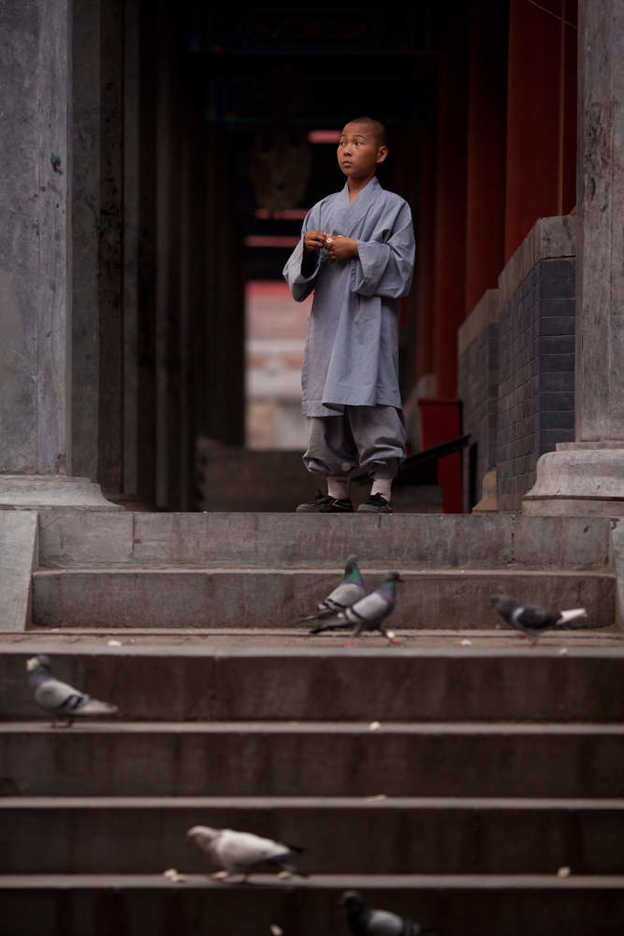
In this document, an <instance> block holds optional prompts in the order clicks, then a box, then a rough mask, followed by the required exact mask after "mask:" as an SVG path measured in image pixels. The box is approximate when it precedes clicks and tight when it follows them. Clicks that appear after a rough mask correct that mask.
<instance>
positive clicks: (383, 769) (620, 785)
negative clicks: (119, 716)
mask: <svg viewBox="0 0 624 936" xmlns="http://www.w3.org/2000/svg"><path fill="white" fill-rule="evenodd" d="M375 727H376V726H373V727H371V726H370V725H369V724H362V723H351V722H346V723H338V722H334V723H329V722H323V723H318V722H301V723H299V724H297V723H292V724H289V723H287V722H247V723H243V722H217V723H206V722H199V723H195V724H193V723H169V724H168V723H160V724H159V723H136V722H135V723H118V724H115V723H100V724H98V725H93V724H91V725H75V726H74V727H73V728H71V729H58V728H53V727H50V726H49V725H47V724H42V723H40V722H24V723H20V722H8V723H4V724H1V725H0V776H1V777H2V785H3V791H4V793H5V795H7V794H11V795H19V796H78V795H80V796H232V797H234V796H370V795H377V794H385V795H388V796H499V797H509V796H511V797H516V796H528V797H578V796H591V797H595V798H605V797H607V798H612V797H619V796H620V795H621V793H622V790H623V789H624V758H622V749H623V744H624V726H621V725H597V724H591V725H582V724H569V725H561V724H548V723H547V724H541V725H539V724H514V723H496V724H492V723H435V724H428V723H421V724H418V723H412V724H396V723H382V724H381V725H380V726H379V727H378V728H377V729H376V730H374V729H375Z"/></svg>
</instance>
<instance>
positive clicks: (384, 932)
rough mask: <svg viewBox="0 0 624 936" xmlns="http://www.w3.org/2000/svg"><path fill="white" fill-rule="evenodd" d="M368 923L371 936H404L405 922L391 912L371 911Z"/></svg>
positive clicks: (367, 928)
mask: <svg viewBox="0 0 624 936" xmlns="http://www.w3.org/2000/svg"><path fill="white" fill-rule="evenodd" d="M366 922H367V927H366V932H367V933H368V934H369V936H404V932H405V930H404V928H403V924H404V921H403V920H402V919H401V917H400V916H397V915H396V913H391V912H390V911H389V910H371V911H370V914H369V916H368V919H367V921H366ZM407 932H408V933H410V936H411V931H410V930H408V931H407Z"/></svg>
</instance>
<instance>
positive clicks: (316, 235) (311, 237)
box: [303, 231, 358, 260]
mask: <svg viewBox="0 0 624 936" xmlns="http://www.w3.org/2000/svg"><path fill="white" fill-rule="evenodd" d="M303 246H304V248H305V249H306V250H320V249H321V247H324V248H325V250H326V251H327V253H328V254H329V256H330V257H331V259H332V260H348V259H349V258H350V257H357V255H358V247H357V241H356V240H354V239H353V238H352V237H343V236H342V234H325V233H324V232H323V231H306V233H305V235H304V238H303Z"/></svg>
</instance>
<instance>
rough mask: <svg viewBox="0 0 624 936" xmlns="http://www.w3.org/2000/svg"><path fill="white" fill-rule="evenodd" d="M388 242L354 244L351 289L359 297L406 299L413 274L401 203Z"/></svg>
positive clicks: (408, 225) (405, 208) (409, 230)
mask: <svg viewBox="0 0 624 936" xmlns="http://www.w3.org/2000/svg"><path fill="white" fill-rule="evenodd" d="M394 227H395V231H394V232H393V234H392V236H391V237H390V238H389V240H387V241H385V242H384V243H382V242H380V241H361V240H358V242H357V245H358V256H357V257H356V258H354V261H353V279H352V289H353V291H354V292H356V293H358V294H359V295H360V296H384V297H386V298H390V299H399V298H400V297H401V296H407V294H408V292H409V291H410V286H411V285H412V275H413V273H414V253H415V244H414V226H413V224H412V214H411V211H410V209H409V205H408V204H407V202H404V203H403V205H402V207H401V210H400V211H399V213H398V215H397V219H396V223H395V225H394Z"/></svg>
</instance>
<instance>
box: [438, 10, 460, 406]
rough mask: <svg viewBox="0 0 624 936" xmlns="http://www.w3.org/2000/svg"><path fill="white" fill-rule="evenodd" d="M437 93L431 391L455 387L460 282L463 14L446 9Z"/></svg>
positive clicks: (450, 391) (446, 393)
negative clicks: (433, 373) (432, 378)
mask: <svg viewBox="0 0 624 936" xmlns="http://www.w3.org/2000/svg"><path fill="white" fill-rule="evenodd" d="M447 24H448V25H447V31H446V35H445V36H444V37H442V41H443V51H442V52H441V56H440V71H439V85H438V87H439V93H438V145H437V166H438V168H437V185H436V210H435V266H434V269H435V273H434V289H435V299H434V308H435V323H434V365H435V375H436V395H437V396H438V397H442V398H444V399H448V398H454V397H455V395H456V393H457V329H458V328H459V326H460V325H461V323H462V321H463V319H464V311H465V283H466V242H465V238H466V126H467V105H468V94H467V90H468V80H467V17H466V16H465V15H462V14H455V15H451V14H449V16H448V20H447Z"/></svg>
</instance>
